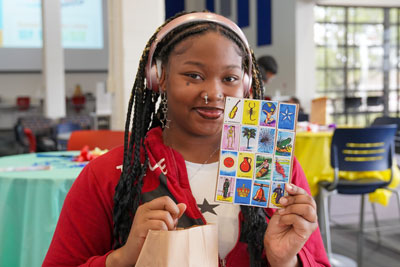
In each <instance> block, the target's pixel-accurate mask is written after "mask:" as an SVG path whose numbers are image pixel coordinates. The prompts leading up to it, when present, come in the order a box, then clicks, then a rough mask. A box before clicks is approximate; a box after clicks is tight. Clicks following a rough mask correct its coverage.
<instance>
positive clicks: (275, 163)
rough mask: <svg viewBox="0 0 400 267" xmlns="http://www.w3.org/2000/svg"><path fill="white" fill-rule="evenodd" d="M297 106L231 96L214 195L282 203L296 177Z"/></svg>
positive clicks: (235, 201)
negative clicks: (293, 173)
mask: <svg viewBox="0 0 400 267" xmlns="http://www.w3.org/2000/svg"><path fill="white" fill-rule="evenodd" d="M297 115H298V106H297V105H295V104H288V103H281V102H278V101H264V100H254V99H242V98H235V97H227V98H226V100H225V113H224V125H223V129H222V136H221V152H220V161H219V172H218V178H217V186H216V192H215V201H217V202H222V203H226V204H229V203H230V204H238V205H249V206H257V207H264V208H281V205H280V204H279V200H280V198H281V197H283V196H285V194H286V192H285V184H286V183H289V182H290V180H291V173H292V162H293V160H292V159H293V155H294V144H295V137H296V123H297Z"/></svg>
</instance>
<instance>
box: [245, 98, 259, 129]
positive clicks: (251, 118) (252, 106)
mask: <svg viewBox="0 0 400 267" xmlns="http://www.w3.org/2000/svg"><path fill="white" fill-rule="evenodd" d="M259 111H260V101H259V100H249V99H245V100H244V104H243V121H242V122H243V124H246V125H258V118H259V115H260V114H259Z"/></svg>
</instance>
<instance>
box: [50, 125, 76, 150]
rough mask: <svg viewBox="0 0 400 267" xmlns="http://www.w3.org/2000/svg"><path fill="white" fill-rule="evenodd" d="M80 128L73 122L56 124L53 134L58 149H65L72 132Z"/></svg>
mask: <svg viewBox="0 0 400 267" xmlns="http://www.w3.org/2000/svg"><path fill="white" fill-rule="evenodd" d="M79 130H82V127H81V126H80V125H79V124H77V123H73V122H64V123H60V124H57V125H56V129H55V134H56V140H57V148H58V150H66V149H67V144H68V140H69V137H70V135H71V133H72V132H74V131H79Z"/></svg>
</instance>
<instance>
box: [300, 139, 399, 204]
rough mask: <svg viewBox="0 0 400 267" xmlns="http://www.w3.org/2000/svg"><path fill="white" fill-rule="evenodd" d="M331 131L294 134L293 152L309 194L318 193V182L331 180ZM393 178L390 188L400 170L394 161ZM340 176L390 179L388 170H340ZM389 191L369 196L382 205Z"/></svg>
mask: <svg viewBox="0 0 400 267" xmlns="http://www.w3.org/2000/svg"><path fill="white" fill-rule="evenodd" d="M332 135H333V132H318V133H313V132H298V133H297V134H296V144H295V151H294V154H295V156H296V158H297V159H298V160H299V162H300V164H301V166H302V167H303V170H304V173H305V174H306V177H307V180H308V183H309V185H310V189H311V194H312V195H313V196H315V195H317V194H318V182H320V181H324V180H327V181H333V179H334V177H333V169H332V168H331V164H330V150H331V140H332ZM393 170H394V172H393V180H392V182H391V184H390V185H389V187H390V188H396V187H397V186H398V184H399V181H400V171H399V168H398V167H397V165H396V164H395V162H394V168H393ZM339 175H340V177H344V178H347V179H357V178H358V177H360V176H363V177H375V178H376V177H380V178H381V179H382V180H389V179H390V170H386V171H381V172H375V171H369V172H340V173H339ZM390 195H391V192H389V191H388V190H383V189H378V190H377V191H376V192H374V193H372V194H370V196H369V198H370V201H372V202H377V203H380V204H382V205H387V204H388V203H389V198H390Z"/></svg>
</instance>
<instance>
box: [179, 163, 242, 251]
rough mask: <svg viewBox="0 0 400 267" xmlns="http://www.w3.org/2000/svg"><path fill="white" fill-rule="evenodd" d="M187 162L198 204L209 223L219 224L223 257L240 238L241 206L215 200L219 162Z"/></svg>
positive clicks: (219, 241)
mask: <svg viewBox="0 0 400 267" xmlns="http://www.w3.org/2000/svg"><path fill="white" fill-rule="evenodd" d="M185 163H186V169H187V172H188V177H189V183H190V188H191V190H192V193H193V196H194V198H195V199H196V202H197V206H198V207H199V208H200V211H201V212H202V214H203V216H204V218H205V219H206V220H207V223H214V224H217V225H218V252H219V256H220V258H221V259H223V258H225V257H226V255H227V254H228V253H229V252H230V251H231V250H232V249H233V247H234V246H235V245H236V242H237V240H238V234H239V218H238V215H239V211H240V206H238V205H232V204H223V203H218V202H215V201H214V196H215V186H216V181H217V175H218V162H215V163H209V164H198V163H193V162H189V161H185Z"/></svg>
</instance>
